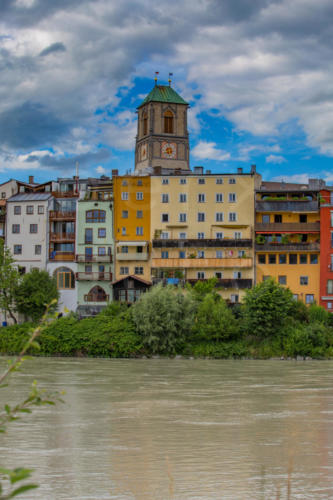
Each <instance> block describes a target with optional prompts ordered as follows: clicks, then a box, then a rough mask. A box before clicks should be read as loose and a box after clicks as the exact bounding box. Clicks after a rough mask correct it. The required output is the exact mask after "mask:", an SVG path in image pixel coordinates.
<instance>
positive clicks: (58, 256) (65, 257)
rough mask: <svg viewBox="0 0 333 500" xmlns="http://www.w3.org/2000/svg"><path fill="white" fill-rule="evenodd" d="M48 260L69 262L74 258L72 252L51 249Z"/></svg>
mask: <svg viewBox="0 0 333 500" xmlns="http://www.w3.org/2000/svg"><path fill="white" fill-rule="evenodd" d="M49 260H50V261H65V262H70V261H74V260H75V254H74V252H59V251H53V252H52V251H51V252H50V255H49Z"/></svg>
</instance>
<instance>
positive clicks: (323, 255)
mask: <svg viewBox="0 0 333 500" xmlns="http://www.w3.org/2000/svg"><path fill="white" fill-rule="evenodd" d="M320 195H321V205H320V305H321V306H323V307H325V309H327V310H328V311H330V312H333V191H332V190H328V189H327V190H322V191H321V192H320Z"/></svg>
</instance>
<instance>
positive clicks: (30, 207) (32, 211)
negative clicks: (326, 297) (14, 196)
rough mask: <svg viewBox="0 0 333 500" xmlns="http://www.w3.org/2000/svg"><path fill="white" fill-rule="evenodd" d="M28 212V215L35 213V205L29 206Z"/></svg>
mask: <svg viewBox="0 0 333 500" xmlns="http://www.w3.org/2000/svg"><path fill="white" fill-rule="evenodd" d="M26 212H27V214H28V215H32V214H33V213H34V207H33V205H27V209H26Z"/></svg>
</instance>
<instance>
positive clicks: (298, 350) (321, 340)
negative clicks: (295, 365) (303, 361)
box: [283, 322, 333, 358]
mask: <svg viewBox="0 0 333 500" xmlns="http://www.w3.org/2000/svg"><path fill="white" fill-rule="evenodd" d="M332 345H333V332H332V329H330V328H327V327H326V326H325V325H324V324H323V323H319V322H313V323H309V324H298V325H297V326H296V327H293V328H291V329H290V331H289V332H288V335H286V336H285V337H284V339H283V346H284V350H285V353H286V355H287V356H291V357H296V356H311V357H313V358H323V357H327V356H329V355H330V354H328V352H331V350H332ZM328 349H329V351H328Z"/></svg>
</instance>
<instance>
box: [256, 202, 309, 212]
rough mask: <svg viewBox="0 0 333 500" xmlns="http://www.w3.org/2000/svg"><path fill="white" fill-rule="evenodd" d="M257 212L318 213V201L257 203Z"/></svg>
mask: <svg viewBox="0 0 333 500" xmlns="http://www.w3.org/2000/svg"><path fill="white" fill-rule="evenodd" d="M256 211H257V212H318V211H319V206H318V201H312V200H311V201H310V200H302V201H295V200H281V201H276V200H275V201H256Z"/></svg>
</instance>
